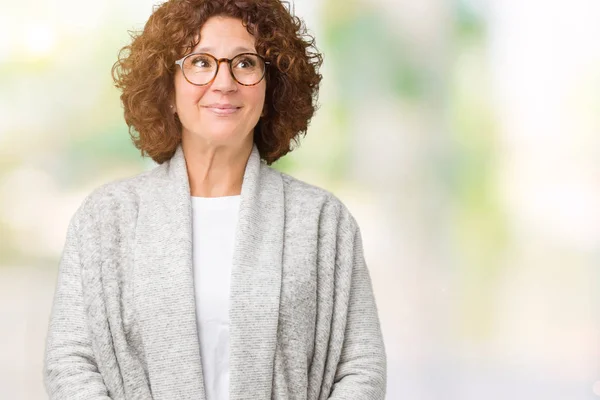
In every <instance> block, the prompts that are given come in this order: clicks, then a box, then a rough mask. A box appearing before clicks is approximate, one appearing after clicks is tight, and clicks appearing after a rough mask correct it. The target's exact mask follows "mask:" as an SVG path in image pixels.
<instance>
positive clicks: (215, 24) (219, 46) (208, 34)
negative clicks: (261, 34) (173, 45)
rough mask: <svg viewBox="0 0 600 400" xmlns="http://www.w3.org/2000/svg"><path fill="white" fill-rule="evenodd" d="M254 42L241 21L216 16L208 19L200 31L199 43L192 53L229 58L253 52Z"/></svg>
mask: <svg viewBox="0 0 600 400" xmlns="http://www.w3.org/2000/svg"><path fill="white" fill-rule="evenodd" d="M196 40H198V37H196ZM254 42H255V40H254V36H252V35H251V34H250V33H249V32H248V30H247V29H246V27H245V26H244V25H242V20H240V19H236V18H231V17H222V16H217V17H211V18H209V19H208V20H207V21H206V22H205V23H204V25H203V26H202V28H201V29H200V42H199V43H198V44H197V45H196V47H195V48H194V51H195V52H208V53H213V54H214V55H224V56H229V55H233V54H238V53H243V52H255V47H254ZM216 53H219V54H216ZM222 53H225V54H222Z"/></svg>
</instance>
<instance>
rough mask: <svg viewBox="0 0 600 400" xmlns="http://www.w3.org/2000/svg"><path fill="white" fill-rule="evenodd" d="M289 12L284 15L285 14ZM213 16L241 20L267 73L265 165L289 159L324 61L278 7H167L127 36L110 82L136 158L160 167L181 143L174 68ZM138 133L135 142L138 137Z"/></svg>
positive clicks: (174, 1)
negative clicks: (173, 104) (116, 91)
mask: <svg viewBox="0 0 600 400" xmlns="http://www.w3.org/2000/svg"><path fill="white" fill-rule="evenodd" d="M284 4H286V5H287V8H286V7H284ZM213 16H228V17H233V18H238V19H241V20H242V24H243V25H244V26H245V27H246V29H247V30H248V32H249V33H250V34H251V35H253V36H254V38H255V41H256V42H255V47H256V51H257V53H258V54H260V55H262V56H263V57H264V58H265V59H266V60H267V61H270V63H271V65H270V66H269V68H267V72H266V75H265V79H266V83H267V85H266V95H265V116H263V117H261V119H260V120H259V121H258V123H257V125H256V127H255V128H254V142H255V143H256V146H257V148H258V150H259V152H260V156H261V158H262V159H264V160H265V161H266V162H267V164H269V165H270V164H272V163H273V162H275V161H277V160H278V159H279V158H280V157H282V156H284V155H285V154H287V153H288V152H290V151H292V141H294V142H295V143H296V144H298V137H299V135H300V134H304V135H306V130H307V128H308V124H309V122H310V120H311V118H312V116H313V115H314V113H315V111H316V110H317V108H318V105H317V96H318V90H319V84H320V82H321V79H322V76H321V75H320V74H319V68H320V67H321V64H322V62H323V58H322V55H321V54H320V53H319V52H318V50H317V49H316V47H315V39H314V37H312V36H311V35H310V34H308V33H307V29H306V27H305V25H304V23H303V21H302V20H301V19H300V18H298V17H296V16H294V15H293V12H291V11H290V3H289V2H286V1H284V2H282V1H280V0H169V1H166V2H165V3H162V4H160V5H157V6H155V7H154V8H153V12H152V15H151V16H150V18H149V19H148V21H147V22H146V24H145V26H144V29H143V31H142V32H135V31H128V33H129V35H130V37H131V39H132V42H131V43H130V44H129V45H127V46H125V47H123V48H121V49H120V50H119V54H118V61H117V62H115V64H114V65H113V67H112V70H111V74H112V78H113V80H114V82H115V86H116V87H117V88H118V89H120V90H122V94H121V96H120V97H121V101H122V103H123V107H124V115H125V122H126V123H127V125H128V127H129V134H130V136H131V139H132V141H133V143H134V145H135V147H137V148H138V149H139V150H140V152H141V154H142V156H149V157H151V158H152V159H153V160H154V161H155V162H157V163H159V164H162V163H163V162H165V161H167V160H168V159H170V158H171V157H172V156H173V154H174V153H175V150H176V148H177V146H178V144H179V143H180V142H181V130H182V125H181V122H180V121H179V118H178V116H177V115H176V114H173V113H171V112H170V111H169V104H170V100H171V99H172V96H173V92H174V74H175V64H174V63H175V61H176V60H177V59H179V58H181V57H182V56H183V55H185V54H188V53H189V52H190V51H192V50H193V49H194V48H195V47H196V45H197V44H198V43H199V40H200V37H199V32H200V29H201V27H202V26H203V24H204V23H205V22H206V21H207V20H208V19H209V18H211V17H213ZM136 132H137V134H136Z"/></svg>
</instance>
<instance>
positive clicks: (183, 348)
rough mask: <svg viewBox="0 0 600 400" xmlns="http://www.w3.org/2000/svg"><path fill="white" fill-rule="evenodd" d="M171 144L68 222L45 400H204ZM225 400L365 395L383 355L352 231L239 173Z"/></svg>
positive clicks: (286, 185)
mask: <svg viewBox="0 0 600 400" xmlns="http://www.w3.org/2000/svg"><path fill="white" fill-rule="evenodd" d="M191 230H192V224H191V200H190V189H189V182H188V175H187V167H186V163H185V158H184V153H183V150H182V147H181V145H179V147H178V148H177V151H176V153H175V154H174V156H173V157H172V158H171V159H170V160H169V161H167V162H165V163H163V164H161V165H158V166H156V167H155V168H154V169H152V170H150V171H146V172H143V173H141V174H138V175H136V176H133V177H130V178H127V179H122V180H118V181H113V182H110V183H107V184H105V185H103V186H101V187H98V188H97V189H95V190H94V191H93V192H92V193H91V194H89V195H88V196H87V197H86V199H85V200H84V201H83V203H82V204H81V206H80V207H79V208H78V210H77V211H76V212H75V214H74V215H73V217H72V219H71V221H70V223H69V228H68V232H67V236H66V243H65V247H64V250H63V253H62V257H61V260H60V264H59V275H58V279H57V286H56V291H55V294H54V301H53V305H52V312H51V317H50V321H49V328H48V336H47V341H46V350H45V360H44V371H43V373H44V383H45V386H46V390H47V392H48V395H49V397H50V399H65V400H66V399H68V400H75V399H115V400H119V399H144V400H145V399H155V400H168V399H169V400H170V399H172V400H183V399H185V400H187V399H200V400H205V399H206V396H205V393H204V382H203V376H202V367H201V365H202V364H201V362H200V350H199V344H198V333H197V327H196V318H195V302H194V287H193V279H192V278H193V277H192V240H191V238H192V231H191ZM232 262H233V264H232V274H231V294H230V304H231V307H230V346H231V347H230V364H229V365H230V386H229V390H230V398H231V399H232V400H238V399H248V400H269V399H275V400H288V399H289V400H292V399H298V400H301V399H302V400H304V399H307V400H323V399H348V400H350V399H352V400H360V399H365V400H376V399H383V398H384V397H385V386H386V368H387V367H386V354H385V349H384V343H383V339H382V334H381V329H380V322H379V317H378V313H377V307H376V303H375V299H374V296H373V291H372V284H371V279H370V275H369V272H368V269H367V266H366V264H365V259H364V256H363V246H362V239H361V234H360V229H359V227H358V225H357V223H356V220H355V219H354V217H353V216H352V215H351V214H350V212H349V211H348V209H347V208H346V207H345V206H344V204H343V203H342V202H341V201H340V200H339V199H338V198H337V197H335V196H334V195H333V194H331V193H330V192H328V191H326V190H324V189H321V188H318V187H316V186H312V185H309V184H308V183H305V182H302V181H300V180H298V179H296V178H293V177H291V176H289V175H287V174H284V173H281V172H278V171H277V170H275V169H273V168H271V167H269V166H268V165H266V163H264V161H262V160H261V159H260V155H259V153H258V149H257V148H256V145H254V147H253V149H252V153H251V155H250V157H249V159H248V162H247V164H246V168H245V172H244V178H243V184H242V191H241V201H240V209H239V219H238V225H237V231H236V243H235V248H234V256H233V260H232Z"/></svg>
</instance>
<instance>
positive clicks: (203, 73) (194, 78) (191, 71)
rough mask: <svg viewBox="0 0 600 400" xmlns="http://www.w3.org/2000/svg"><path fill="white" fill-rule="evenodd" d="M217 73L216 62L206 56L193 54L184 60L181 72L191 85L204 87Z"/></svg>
mask: <svg viewBox="0 0 600 400" xmlns="http://www.w3.org/2000/svg"><path fill="white" fill-rule="evenodd" d="M216 71H217V60H215V59H214V58H213V57H211V56H209V55H207V54H194V55H191V56H189V57H188V58H186V59H185V62H184V63H183V72H184V73H185V77H186V78H187V79H188V80H189V81H190V82H192V83H195V84H197V85H204V84H207V83H208V82H210V80H211V79H212V78H213V77H214V76H215V72H216Z"/></svg>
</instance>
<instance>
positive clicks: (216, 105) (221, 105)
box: [204, 103, 241, 109]
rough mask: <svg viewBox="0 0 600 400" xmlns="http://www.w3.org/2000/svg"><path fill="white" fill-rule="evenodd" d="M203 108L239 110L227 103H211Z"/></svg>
mask: <svg viewBox="0 0 600 400" xmlns="http://www.w3.org/2000/svg"><path fill="white" fill-rule="evenodd" d="M204 107H207V108H220V109H229V108H241V107H238V106H234V105H233V104H229V103H213V104H208V105H206V106H204Z"/></svg>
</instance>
